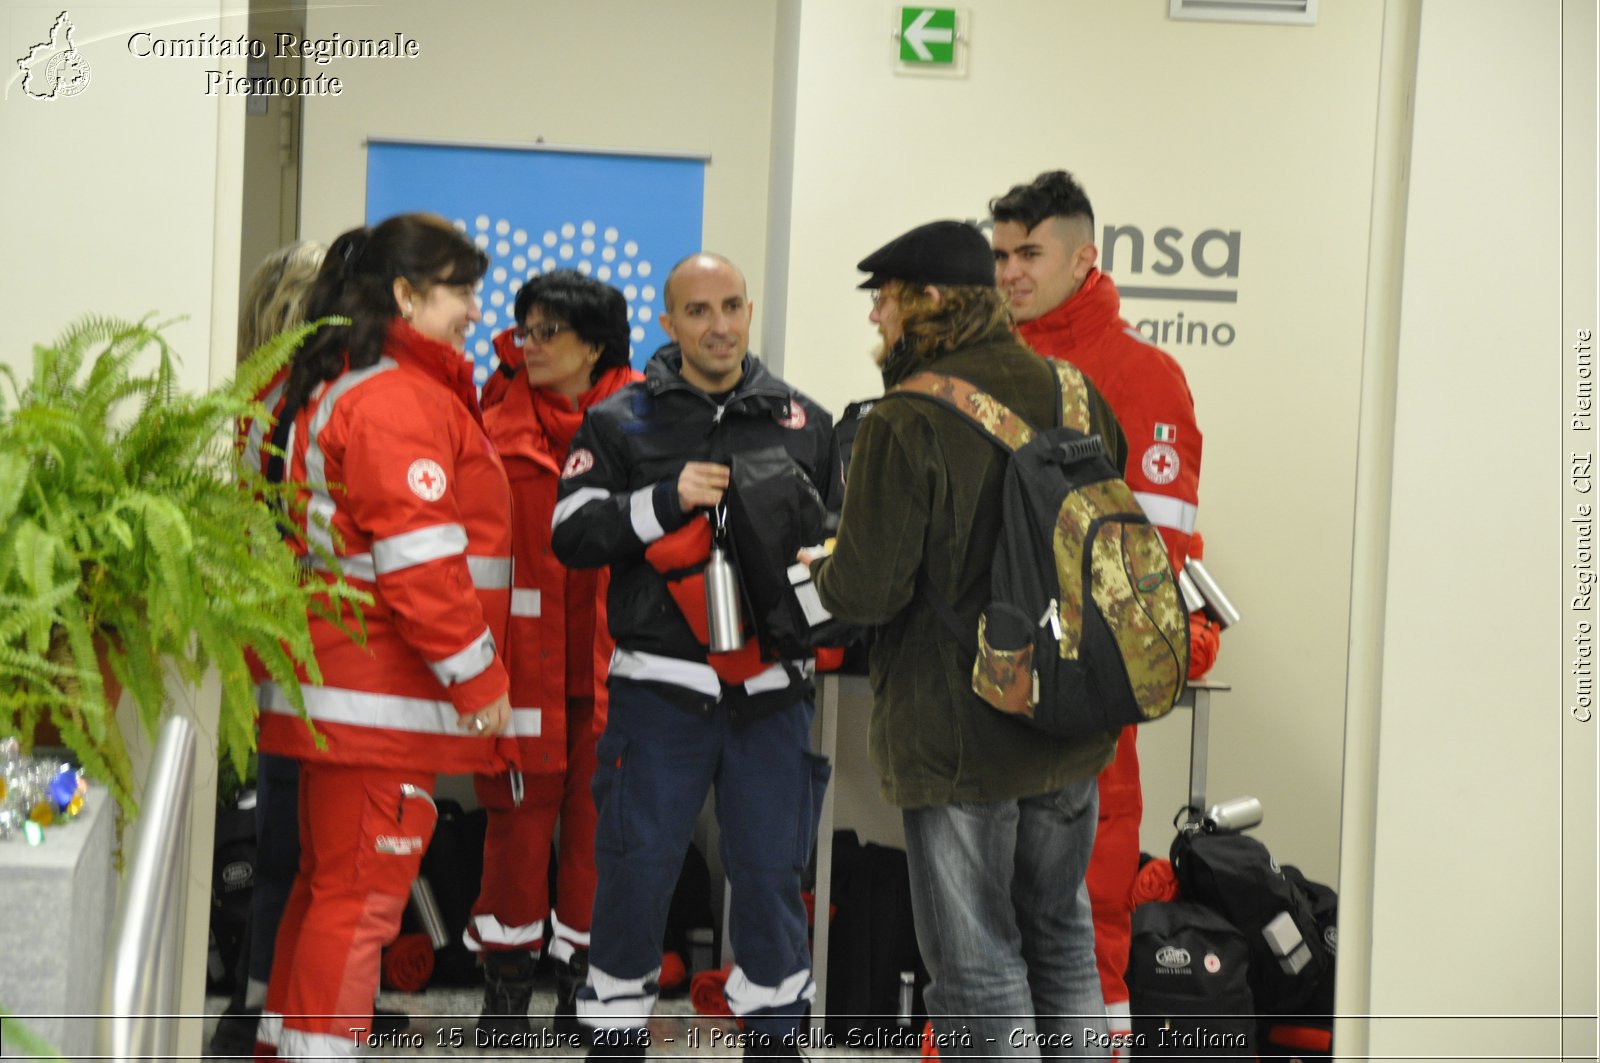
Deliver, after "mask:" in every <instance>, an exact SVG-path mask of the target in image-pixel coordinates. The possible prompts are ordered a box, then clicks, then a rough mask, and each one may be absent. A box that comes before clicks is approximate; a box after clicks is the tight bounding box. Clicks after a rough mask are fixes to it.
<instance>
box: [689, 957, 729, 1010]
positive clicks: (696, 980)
mask: <svg viewBox="0 0 1600 1063" xmlns="http://www.w3.org/2000/svg"><path fill="white" fill-rule="evenodd" d="M732 970H733V968H732V966H731V965H730V966H728V967H724V968H722V969H721V970H720V971H700V972H699V973H697V974H696V975H695V976H694V977H693V978H691V979H689V1003H690V1004H693V1005H694V1010H695V1011H696V1012H697V1013H698V1014H701V1015H712V1016H718V1017H721V1018H731V1017H732V1016H733V1009H732V1008H730V1007H728V973H729V972H730V971H732Z"/></svg>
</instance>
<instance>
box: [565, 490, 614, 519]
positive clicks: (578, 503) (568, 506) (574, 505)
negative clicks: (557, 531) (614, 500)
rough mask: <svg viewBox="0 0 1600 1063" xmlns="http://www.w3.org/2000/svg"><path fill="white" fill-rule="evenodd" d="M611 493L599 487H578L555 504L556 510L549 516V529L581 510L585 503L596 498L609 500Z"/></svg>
mask: <svg viewBox="0 0 1600 1063" xmlns="http://www.w3.org/2000/svg"><path fill="white" fill-rule="evenodd" d="M610 497H611V492H610V491H606V490H603V489H601V488H599V487H580V488H578V489H577V490H576V491H574V492H572V494H570V495H568V496H567V497H566V498H563V499H562V500H561V501H559V502H557V503H556V510H555V512H554V513H553V514H551V516H550V527H552V528H555V527H557V526H558V525H560V523H561V522H562V521H564V520H566V519H567V518H568V517H570V516H572V515H573V514H574V513H576V512H577V511H578V510H580V509H582V508H583V506H584V505H585V504H586V503H589V502H593V501H594V500H595V499H597V498H610Z"/></svg>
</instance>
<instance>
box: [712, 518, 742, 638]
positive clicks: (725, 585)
mask: <svg viewBox="0 0 1600 1063" xmlns="http://www.w3.org/2000/svg"><path fill="white" fill-rule="evenodd" d="M706 626H707V628H709V629H710V633H711V647H710V648H711V652H712V653H731V652H732V651H734V650H737V649H739V648H741V647H743V646H744V624H743V623H742V622H741V621H740V619H739V577H738V574H737V573H735V572H734V571H733V563H732V562H730V561H729V560H728V551H727V550H725V549H723V547H722V544H721V543H717V544H714V545H713V546H712V547H711V559H710V560H709V561H707V562H706Z"/></svg>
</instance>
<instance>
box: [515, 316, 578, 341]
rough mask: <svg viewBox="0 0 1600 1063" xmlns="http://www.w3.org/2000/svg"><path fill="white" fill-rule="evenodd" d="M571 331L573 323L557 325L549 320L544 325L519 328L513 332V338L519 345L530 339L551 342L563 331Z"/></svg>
mask: <svg viewBox="0 0 1600 1063" xmlns="http://www.w3.org/2000/svg"><path fill="white" fill-rule="evenodd" d="M571 331H572V326H571V325H556V324H552V323H550V322H548V321H547V322H545V323H544V324H542V325H533V326H530V327H525V328H519V329H517V330H516V331H515V332H513V333H512V334H511V338H512V339H514V340H516V341H517V345H518V346H521V345H523V344H525V343H527V342H528V341H529V340H533V341H534V342H536V343H549V342H550V341H551V340H553V339H555V338H556V337H557V336H559V335H561V334H562V333H563V332H571Z"/></svg>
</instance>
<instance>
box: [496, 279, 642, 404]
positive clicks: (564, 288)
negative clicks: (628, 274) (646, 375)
mask: <svg viewBox="0 0 1600 1063" xmlns="http://www.w3.org/2000/svg"><path fill="white" fill-rule="evenodd" d="M535 306H537V307H538V308H539V309H540V310H542V311H544V315H545V317H546V318H549V319H551V320H552V321H553V322H554V323H556V324H562V325H570V326H572V331H573V332H575V333H577V334H578V339H580V340H582V341H583V342H584V343H587V344H588V345H589V346H591V347H598V348H600V360H599V361H597V362H595V363H594V367H593V368H592V369H591V370H590V371H589V383H591V384H592V383H594V382H595V381H596V380H599V379H600V374H602V373H604V372H605V371H606V370H607V369H614V368H617V367H619V366H625V365H627V364H628V300H627V299H626V298H625V297H624V296H623V294H622V293H621V292H619V291H617V290H616V289H615V288H613V287H612V286H611V285H609V284H605V283H603V282H601V281H597V280H595V279H594V278H592V277H585V276H584V275H583V274H581V273H579V272H578V271H577V270H573V269H558V270H556V271H554V272H553V273H545V274H542V275H540V276H538V277H532V278H530V279H529V280H528V282H527V283H526V284H524V285H523V286H522V287H521V288H520V289H518V291H517V298H516V301H515V302H513V303H512V311H513V312H514V313H515V314H516V315H517V319H516V324H517V327H518V328H521V327H522V326H523V325H525V324H527V321H528V313H529V311H531V310H532V309H533V308H534V307H535Z"/></svg>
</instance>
